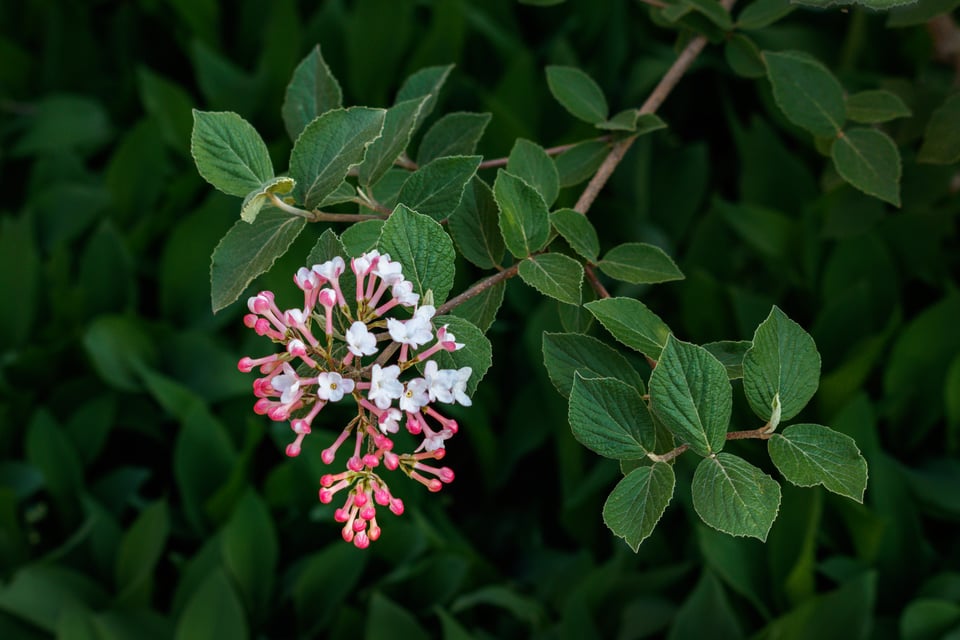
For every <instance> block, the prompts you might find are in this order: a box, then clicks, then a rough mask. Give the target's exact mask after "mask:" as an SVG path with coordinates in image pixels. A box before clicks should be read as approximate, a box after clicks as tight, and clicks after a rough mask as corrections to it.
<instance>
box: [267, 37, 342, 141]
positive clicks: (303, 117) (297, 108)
mask: <svg viewBox="0 0 960 640" xmlns="http://www.w3.org/2000/svg"><path fill="white" fill-rule="evenodd" d="M342 100H343V92H342V91H341V90H340V84H339V83H338V82H337V79H336V78H334V77H333V74H332V73H331V72H330V67H328V66H327V63H326V62H325V61H324V59H323V55H322V54H321V53H320V45H317V46H315V47H314V48H313V49H312V50H311V51H310V53H309V54H307V57H305V58H304V59H303V60H302V61H301V62H300V64H298V65H297V68H296V69H294V71H293V77H292V78H291V79H290V84H288V85H287V91H286V94H285V95H284V98H283V107H282V109H281V114H282V115H283V123H284V125H285V126H286V128H287V133H288V134H289V135H290V139H291V140H296V139H297V137H298V136H299V135H300V132H302V131H303V130H304V128H305V127H306V126H307V125H308V124H310V123H311V122H313V120H314V119H315V118H316V117H317V116H319V115H323V114H324V113H326V112H327V111H331V110H333V109H339V108H340V107H341V106H342Z"/></svg>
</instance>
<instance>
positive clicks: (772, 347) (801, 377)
mask: <svg viewBox="0 0 960 640" xmlns="http://www.w3.org/2000/svg"><path fill="white" fill-rule="evenodd" d="M819 384H820V354H819V353H818V352H817V345H816V344H814V342H813V338H811V337H810V335H809V334H808V333H807V332H806V331H804V330H803V328H802V327H801V326H800V325H798V324H797V323H796V322H794V321H793V320H791V319H790V318H788V317H787V316H786V314H785V313H784V312H783V311H781V310H780V309H779V308H778V307H776V306H774V307H773V308H772V309H771V310H770V314H769V315H768V316H767V318H766V320H764V321H763V322H762V323H760V326H758V327H757V330H756V332H755V333H754V334H753V346H752V347H751V348H750V350H749V351H747V353H746V355H745V356H744V358H743V391H744V393H745V394H746V396H747V401H748V402H749V403H750V407H751V408H752V409H753V412H754V413H756V414H757V417H759V418H760V419H762V420H770V419H771V417H773V416H774V414H776V413H777V406H776V405H778V406H779V420H789V419H790V418H792V417H793V416H795V415H797V414H798V413H800V410H801V409H803V407H805V406H806V404H807V402H809V401H810V398H812V397H813V394H814V393H816V391H817V387H818V386H819ZM775 401H776V402H775ZM773 426H776V425H775V424H774V425H773Z"/></svg>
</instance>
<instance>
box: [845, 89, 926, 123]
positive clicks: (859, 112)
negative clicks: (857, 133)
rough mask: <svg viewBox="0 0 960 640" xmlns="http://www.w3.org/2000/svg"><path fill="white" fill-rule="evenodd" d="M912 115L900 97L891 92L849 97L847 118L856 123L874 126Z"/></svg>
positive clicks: (868, 92)
mask: <svg viewBox="0 0 960 640" xmlns="http://www.w3.org/2000/svg"><path fill="white" fill-rule="evenodd" d="M910 115H911V114H910V109H909V108H908V107H907V105H905V104H904V103H903V100H901V99H900V96H898V95H897V94H895V93H891V92H890V91H884V90H882V89H876V90H872V91H860V92H858V93H854V94H853V95H850V96H847V117H848V118H850V119H851V120H853V121H854V122H864V123H867V124H873V123H877V122H887V121H889V120H894V119H896V118H907V117H909V116H910Z"/></svg>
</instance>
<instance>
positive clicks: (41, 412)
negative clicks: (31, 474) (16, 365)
mask: <svg viewBox="0 0 960 640" xmlns="http://www.w3.org/2000/svg"><path fill="white" fill-rule="evenodd" d="M24 449H25V452H26V457H25V458H26V462H28V463H29V464H31V465H32V466H33V467H35V468H36V469H38V470H39V471H40V472H41V473H42V474H43V482H44V487H45V488H46V490H47V492H48V493H49V494H50V496H51V497H52V498H53V501H54V503H55V505H56V509H57V512H58V516H59V519H60V522H62V523H63V524H64V525H65V526H70V525H72V524H75V523H76V521H77V520H79V517H80V512H79V509H80V505H79V494H80V492H81V491H82V490H83V464H82V462H81V461H80V456H79V455H78V454H77V450H76V449H75V448H74V447H73V445H72V444H71V442H70V440H69V438H67V436H66V434H65V433H64V432H63V430H62V429H61V428H60V426H59V425H58V424H57V423H56V422H55V421H54V419H53V416H51V415H50V414H49V413H48V412H47V410H46V409H38V410H37V412H36V413H34V415H33V418H32V419H31V420H30V423H29V424H28V425H27V428H26V439H25V442H24Z"/></svg>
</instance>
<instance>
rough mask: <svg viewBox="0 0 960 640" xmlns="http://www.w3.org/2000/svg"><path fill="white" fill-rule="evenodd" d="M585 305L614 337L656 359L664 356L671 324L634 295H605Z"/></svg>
mask: <svg viewBox="0 0 960 640" xmlns="http://www.w3.org/2000/svg"><path fill="white" fill-rule="evenodd" d="M583 306H585V307H586V308H587V310H588V311H589V312H590V313H592V314H593V317H595V318H596V319H597V320H599V321H600V324H602V325H603V326H604V328H606V330H607V331H609V332H610V334H611V335H612V336H613V337H614V338H616V339H617V340H619V341H620V342H622V343H623V344H625V345H627V346H628V347H630V348H631V349H636V350H637V351H639V352H640V353H642V354H644V355H645V356H647V357H648V358H650V359H652V360H657V359H659V358H660V352H661V351H662V350H663V347H664V345H666V344H667V338H668V337H669V335H670V327H668V326H667V325H666V324H665V323H664V322H663V320H661V319H660V316H658V315H657V314H655V313H654V312H653V311H650V309H648V308H647V305H645V304H643V303H642V302H640V301H639V300H635V299H633V298H603V299H601V300H594V301H593V302H588V303H586V304H584V305H583Z"/></svg>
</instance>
